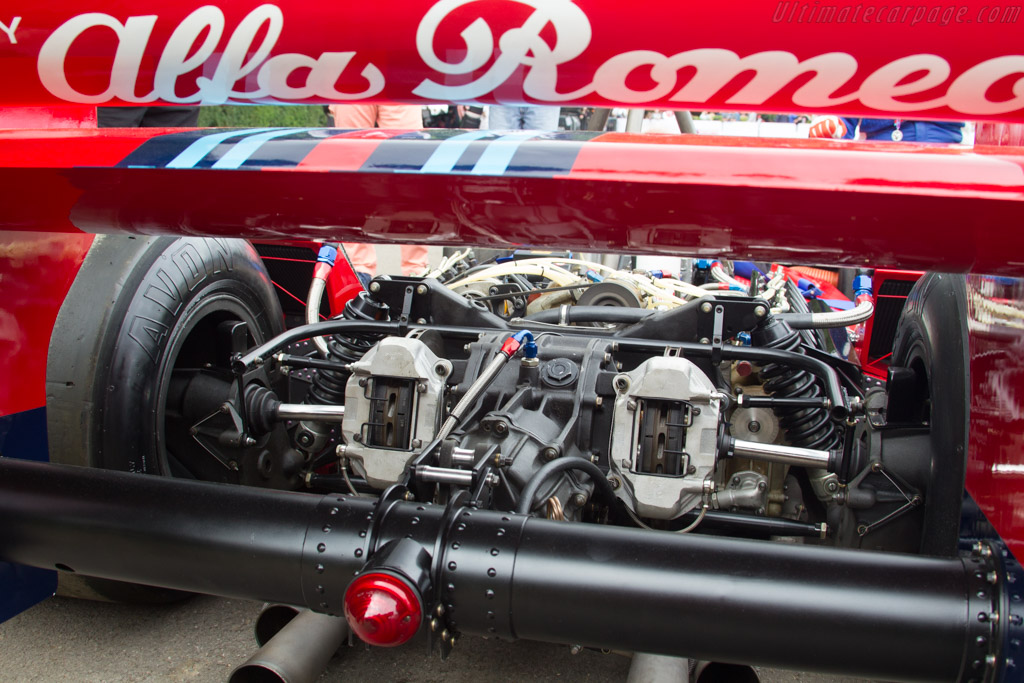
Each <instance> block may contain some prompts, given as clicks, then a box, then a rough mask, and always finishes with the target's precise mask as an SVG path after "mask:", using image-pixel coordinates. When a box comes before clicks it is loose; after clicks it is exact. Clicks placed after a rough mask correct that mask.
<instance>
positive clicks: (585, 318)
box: [524, 306, 655, 324]
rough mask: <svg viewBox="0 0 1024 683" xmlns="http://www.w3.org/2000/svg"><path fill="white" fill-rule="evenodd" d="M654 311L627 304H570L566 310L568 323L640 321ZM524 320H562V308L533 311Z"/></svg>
mask: <svg viewBox="0 0 1024 683" xmlns="http://www.w3.org/2000/svg"><path fill="white" fill-rule="evenodd" d="M654 313H655V312H654V311H650V310H647V309H646V308H627V307H625V306H570V307H569V308H568V309H567V310H566V311H565V322H567V323H627V324H632V323H638V322H640V321H641V320H643V319H645V318H647V317H650V316H652V315H654ZM524 320H529V321H530V322H537V323H554V324H558V323H560V322H562V310H561V309H560V308H549V309H548V310H546V311H539V312H537V313H531V314H530V315H528V316H526V317H525V318H524Z"/></svg>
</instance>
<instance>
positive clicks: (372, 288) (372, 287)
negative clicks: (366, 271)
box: [370, 282, 380, 294]
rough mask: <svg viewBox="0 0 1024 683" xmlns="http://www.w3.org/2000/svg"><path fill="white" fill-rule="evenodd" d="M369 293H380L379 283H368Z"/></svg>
mask: <svg viewBox="0 0 1024 683" xmlns="http://www.w3.org/2000/svg"><path fill="white" fill-rule="evenodd" d="M370 291H371V292H373V293H374V294H376V293H377V292H379V291H380V283H379V282H371V283H370Z"/></svg>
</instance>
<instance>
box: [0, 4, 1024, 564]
mask: <svg viewBox="0 0 1024 683" xmlns="http://www.w3.org/2000/svg"><path fill="white" fill-rule="evenodd" d="M782 5H786V6H787V7H788V6H789V5H792V6H793V8H794V12H795V13H794V14H786V11H783V13H782V15H781V16H780V15H779V14H778V12H779V7H781V6H782ZM800 7H807V8H813V7H814V5H813V4H810V3H778V6H776V5H772V4H765V3H761V2H754V1H753V0H743V1H740V0H737V1H736V2H733V3H730V4H729V6H728V11H723V9H722V6H721V5H720V4H717V3H703V4H696V5H687V6H686V8H685V11H684V10H683V9H681V8H680V7H679V6H678V4H677V3H668V2H655V3H653V4H652V3H648V4H647V5H645V7H644V9H643V11H642V12H640V11H638V12H634V13H627V12H624V11H622V9H621V7H620V3H614V4H613V3H612V2H610V0H580V2H577V3H571V2H568V1H558V2H556V1H554V0H519V1H514V0H476V1H473V0H465V1H463V0H442V1H441V2H436V3H430V2H398V1H393V2H388V3H385V4H381V3H364V4H362V5H359V4H355V5H353V4H345V5H339V4H334V5H325V6H316V7H313V6H310V5H309V4H308V3H299V2H290V1H289V2H280V3H277V4H276V5H262V6H261V7H260V8H259V9H258V10H257V9H255V8H254V7H253V4H252V3H245V2H236V1H233V0H221V1H220V2H217V3H216V5H205V6H202V5H201V3H199V2H182V1H174V2H171V1H166V2H158V3H150V4H148V5H147V7H146V8H145V10H142V9H139V8H138V7H137V3H128V2H114V1H112V0H99V1H98V2H95V3H92V4H91V5H90V6H89V7H88V8H84V7H82V6H80V5H79V4H78V3H69V2H51V3H46V4H45V5H40V4H39V3H33V4H29V3H27V2H23V1H21V0H15V2H14V3H13V4H12V3H7V5H6V6H5V8H4V9H5V14H4V15H3V16H0V21H4V22H6V21H8V20H9V19H10V18H11V17H18V18H19V22H18V24H19V27H18V28H17V29H16V30H15V29H14V28H13V25H14V22H11V23H5V24H4V26H5V27H6V28H8V29H10V30H9V31H8V32H5V33H3V34H0V63H2V64H3V65H4V74H5V76H4V88H3V91H2V93H0V104H6V105H51V104H68V103H73V104H87V105H94V104H105V103H118V102H121V103H136V104H139V103H142V104H148V103H152V102H155V101H156V99H157V98H158V97H162V98H164V99H174V100H176V101H179V102H185V103H189V102H198V101H199V100H200V99H201V100H202V101H203V102H204V103H218V102H222V101H235V102H252V101H280V102H283V101H289V102H296V101H305V102H317V101H327V100H337V101H353V100H358V99H366V100H393V101H417V102H419V101H426V100H449V101H479V102H495V101H502V102H523V101H526V102H547V103H558V104H565V105H568V104H595V105H601V104H606V105H610V104H615V105H618V106H634V107H652V106H668V107H676V108H682V107H687V106H693V107H694V108H700V109H713V110H725V109H732V110H745V111H749V110H761V111H783V112H789V111H810V112H832V113H843V114H853V115H875V116H900V117H904V118H906V117H929V118H946V119H954V120H964V119H971V120H980V119H987V120H996V121H1000V120H1001V121H1017V120H1020V119H1021V118H1022V116H1021V114H1022V111H1024V101H1022V98H1024V96H1021V95H1019V94H1018V91H1019V90H1020V88H1021V82H1020V80H1019V78H1020V76H1021V72H1024V57H1022V56H1020V55H1018V54H1017V53H1018V51H1019V44H1020V25H1019V21H1020V18H1019V17H1014V16H1007V15H1005V14H1003V15H998V16H995V17H993V16H992V15H991V14H985V15H984V16H982V14H979V13H980V12H983V8H985V10H984V11H986V12H991V10H990V9H988V8H989V7H990V6H989V5H982V4H981V3H977V2H965V3H962V4H961V5H959V6H957V7H958V8H960V9H962V10H963V13H961V11H960V9H957V8H954V9H953V14H951V15H950V17H949V20H948V21H946V20H945V15H944V14H943V16H940V17H937V18H936V19H935V21H931V20H930V19H929V17H928V16H924V17H922V18H921V19H917V18H916V14H915V13H914V11H913V10H912V9H911V10H908V11H910V14H909V15H904V16H902V17H901V16H900V15H899V14H897V15H896V16H895V17H891V14H890V13H891V12H892V9H891V8H890V7H889V6H888V5H884V7H885V8H886V9H885V10H882V9H881V8H882V7H883V5H882V3H878V2H865V3H861V4H860V5H857V7H858V8H860V7H863V14H861V15H859V16H860V18H859V19H856V20H850V17H847V18H846V19H845V20H840V18H837V17H831V18H827V19H829V20H822V17H820V16H818V17H817V20H815V17H814V16H813V15H812V16H810V17H808V16H806V15H804V14H800V12H802V11H803V10H801V9H800ZM268 8H269V9H268ZM1009 9H1010V10H1012V9H1013V8H1012V7H1010V8H1009ZM868 10H872V11H871V12H870V14H871V15H872V18H874V20H872V19H871V18H868V17H867V16H866V15H867V14H868ZM807 11H812V10H807ZM252 12H256V14H251V13H252ZM260 12H262V13H263V14H260ZM247 16H249V17H250V18H249V19H248V20H245V18H246V17H247ZM186 17H188V20H187V21H186ZM434 19H437V22H436V26H435V25H434ZM968 20H969V21H968ZM129 23H130V24H131V27H130V30H129V28H127V27H128V25H129ZM264 24H265V25H266V26H265V27H264V28H262V29H261V28H259V27H260V26H263V25H264ZM204 27H206V28H204ZM206 29H209V31H207V30H206ZM585 29H589V30H585ZM12 34H13V38H12ZM271 38H273V40H271ZM169 40H170V41H171V42H172V43H173V45H172V47H173V49H172V47H168V41H169ZM174 46H176V47H174ZM499 46H500V47H499ZM741 59H745V60H746V61H742V62H741V61H739V60H741ZM810 60H814V61H813V62H812V61H810ZM812 66H813V67H814V68H811V67H812ZM115 67H116V68H115ZM112 73H113V74H114V75H112ZM314 74H315V75H316V77H314ZM236 77H237V78H236ZM203 79H205V80H203ZM236 81H237V82H236ZM4 121H7V123H3V122H4ZM10 121H11V119H0V124H2V125H14V124H12V123H10ZM168 133H173V131H162V130H130V131H126V130H118V131H110V130H105V131H96V130H91V131H90V130H65V131H42V130H34V131H33V130H19V131H9V132H4V133H0V204H2V206H3V211H2V213H0V216H2V218H0V228H2V229H4V230H8V231H26V230H31V231H38V232H40V233H50V235H45V234H44V235H37V236H34V237H26V236H24V235H22V234H17V235H13V236H12V235H11V234H10V233H8V235H6V236H4V237H3V238H2V242H0V243H2V245H3V248H4V249H5V250H6V249H10V250H11V251H10V252H8V254H10V255H9V256H7V258H5V259H3V265H2V266H0V274H2V276H3V283H4V284H3V292H4V297H3V298H2V304H0V306H2V307H3V308H2V313H0V316H2V319H3V320H5V323H4V330H5V331H4V333H3V339H2V343H3V344H4V345H5V346H4V351H2V352H0V357H2V359H3V363H4V366H5V368H6V369H5V375H6V376H5V382H4V384H5V385H6V387H7V388H6V389H5V393H4V395H5V396H8V398H9V400H10V397H11V396H15V395H17V399H16V400H17V401H20V402H14V401H12V402H9V403H5V404H4V405H3V406H0V407H2V409H3V411H9V410H12V409H22V408H27V407H33V406H37V405H41V399H42V396H41V393H40V392H39V391H38V390H37V389H36V388H30V387H26V389H24V390H20V389H19V390H16V391H11V390H10V387H11V386H12V385H16V384H20V383H22V382H27V383H29V384H31V383H32V382H33V379H32V378H33V377H36V378H38V377H39V373H40V372H41V366H40V365H39V363H40V359H41V358H45V343H44V342H47V341H48V326H49V325H50V324H52V320H53V316H54V315H55V313H56V308H57V306H58V305H59V303H60V299H61V298H62V296H63V293H64V292H65V291H66V287H67V285H68V283H69V279H68V278H69V274H70V273H71V272H72V271H73V270H74V268H75V267H76V263H77V262H78V261H80V259H81V256H82V254H83V253H84V248H85V246H87V243H88V241H89V239H90V238H89V237H88V236H82V234H81V233H82V232H83V231H84V232H106V231H124V232H138V233H151V232H170V233H175V232H177V233H184V234H204V235H241V236H246V237H251V238H261V239H284V238H290V239H295V238H307V239H313V238H325V237H332V238H339V239H342V238H344V239H348V238H359V239H362V240H366V241H411V242H422V241H431V242H443V243H452V244H455V243H463V242H472V243H475V244H482V245H499V244H513V245H520V244H530V245H557V246H560V247H571V248H577V249H585V250H588V251H602V250H608V251H632V252H643V251H650V250H657V251H660V252H663V253H677V254H690V255H708V256H715V257H719V256H720V257H729V258H758V259H765V260H778V261H803V262H816V263H832V264H847V265H873V266H888V267H902V268H920V269H937V270H946V271H960V272H966V271H971V272H974V273H989V274H1004V275H1012V276H1015V277H1020V276H1022V275H1024V236H1022V233H1021V230H1020V226H1021V225H1022V224H1024V148H1013V147H984V146H978V147H975V148H973V149H970V148H959V147H956V148H953V147H932V146H925V145H911V144H904V145H900V146H894V145H889V144H881V143H879V144H848V143H844V142H841V141H836V142H831V141H829V142H818V141H774V140H772V141H770V140H751V139H730V138H698V137H688V136H678V137H664V138H648V137H638V136H629V135H620V134H606V135H599V136H596V137H593V138H592V139H588V138H587V137H586V136H581V137H580V138H579V139H573V136H572V135H563V136H548V137H550V139H547V137H545V136H540V138H539V139H536V140H530V141H526V142H523V143H522V149H523V150H525V151H527V152H530V153H531V154H533V155H534V156H532V157H530V158H531V159H534V160H543V159H547V158H557V159H562V162H559V163H561V164H562V165H561V166H557V167H551V168H547V167H543V168H541V169H540V170H538V169H537V168H536V167H533V166H530V165H529V163H525V162H524V163H522V164H520V166H519V167H516V166H515V165H514V164H506V165H505V167H503V168H499V169H498V170H497V171H495V170H494V168H492V167H488V166H486V165H485V167H484V168H482V169H478V168H477V167H476V166H474V167H472V168H465V169H460V168H458V167H457V166H456V165H454V164H452V166H451V167H450V168H447V169H446V170H443V171H436V169H435V170H432V168H433V167H431V168H424V167H425V166H426V165H427V164H426V161H425V160H427V159H429V158H431V156H432V155H433V153H434V152H436V151H437V148H439V147H440V145H441V144H443V141H440V140H437V139H435V140H430V139H428V138H429V137H430V136H422V135H418V134H416V133H407V134H406V135H405V137H402V135H401V134H400V133H396V132H394V131H389V132H387V133H384V132H382V131H366V132H342V131H327V132H323V133H321V134H318V135H319V138H318V139H316V140H314V141H313V142H315V143H316V144H312V143H310V144H308V145H307V146H308V149H305V148H304V151H303V153H302V154H301V155H300V157H299V158H298V159H292V161H294V163H291V162H289V165H287V166H282V165H280V164H277V163H271V162H273V161H275V160H277V159H280V158H282V157H281V156H280V155H278V156H275V150H276V149H280V150H285V149H290V148H288V141H287V140H281V139H280V138H278V139H275V140H266V141H265V142H263V143H261V145H260V146H259V147H258V150H259V154H257V155H256V157H258V158H259V159H265V160H266V163H259V162H254V163H249V164H248V165H246V164H244V163H243V164H241V165H238V166H234V167H232V168H230V169H224V170H222V169H219V168H212V169H211V168H206V167H202V165H200V166H199V167H187V168H182V167H172V168H168V167H167V164H166V163H165V164H164V165H163V166H161V165H160V164H159V163H153V164H149V165H147V164H145V163H139V164H134V163H130V162H128V163H124V165H123V166H120V167H119V166H118V165H119V164H122V163H123V162H125V160H126V159H129V157H131V155H132V154H133V153H135V152H137V151H138V150H139V149H140V147H142V146H143V145H144V144H145V143H146V142H147V141H149V140H151V139H154V138H157V137H158V136H166V135H167V134H168ZM314 137H315V136H314ZM983 139H985V140H991V141H993V142H1008V141H1019V140H1020V137H1019V136H1016V137H1015V136H1014V135H1011V134H1009V133H1006V132H1005V131H1003V132H1002V133H999V132H996V133H993V134H992V135H991V136H989V137H984V138H983ZM235 142H237V141H235ZM510 142H511V141H509V140H505V141H504V142H501V143H498V142H497V141H495V142H494V143H492V144H497V145H498V147H496V149H497V150H499V152H500V150H501V149H503V147H502V145H505V146H506V147H507V145H508V143H510ZM401 145H405V146H406V147H397V148H396V150H395V152H396V154H397V155H398V157H399V158H400V157H402V156H403V155H410V156H411V157H415V158H417V159H419V160H420V161H419V164H420V165H419V166H415V164H413V165H412V166H408V165H407V167H404V166H401V165H400V164H399V165H397V166H394V165H393V166H390V167H389V166H387V165H386V164H374V163H371V162H373V160H374V158H375V157H374V155H375V154H376V153H378V152H381V153H383V152H382V150H383V148H384V146H392V147H393V146H401ZM228 146H230V145H225V146H222V147H223V148H221V149H219V150H218V149H214V150H211V152H210V153H211V154H213V155H214V157H216V158H217V159H220V158H223V156H224V155H227V154H228V153H229V151H230V150H229V149H227V147H228ZM282 153H283V152H282ZM288 154H293V155H294V149H291V151H289V152H288ZM496 154H498V156H501V154H500V153H498V152H496ZM218 155H219V156H218ZM417 155H418V156H417ZM570 156H571V158H569V157H570ZM250 158H252V157H246V159H250ZM288 158H289V159H291V157H288ZM510 161H511V158H510ZM563 162H564V163H563ZM368 164H369V165H368ZM139 166H142V167H141V168H140V167H139ZM516 168H519V169H520V170H519V171H516V170H515V169H516ZM54 233H63V234H62V235H60V236H59V237H56V236H55V235H54ZM54 239H55V240H57V241H56V242H54V241H53V240H54ZM54 244H60V245H61V248H60V249H59V250H54V248H53V245H54ZM19 250H23V252H22V253H27V254H31V256H30V257H27V258H25V259H24V260H21V257H20V256H18V253H19ZM5 255H6V254H5ZM24 263H29V264H33V263H34V264H38V265H36V266H33V267H30V268H29V270H30V271H31V272H29V274H28V275H25V273H26V272H27V271H26V270H25V269H24V266H23V265H21V264H24ZM41 275H45V277H42V276H41ZM975 277H976V276H973V275H972V276H971V280H972V282H973V281H974V280H975ZM30 281H32V282H33V283H41V284H40V287H36V286H35V284H33V285H31V286H29V285H27V284H26V285H24V286H22V285H18V284H16V283H18V282H22V283H28V282H30ZM1016 282H1018V283H1019V282H1020V281H1019V280H1017V281H1016ZM1015 287H1016V286H1015ZM1004 294H1005V293H1004ZM1011 294H1012V297H1011V298H1013V299H1014V300H1020V298H1021V296H1020V295H1021V292H1020V291H1019V290H1018V289H1013V291H1012V292H1011ZM26 310H32V311H33V313H32V314H30V315H27V314H26V313H25V311H26ZM8 321H13V323H12V322H8ZM11 325H13V329H12V328H10V327H8V326H11ZM8 329H10V331H7V330H8ZM23 342H24V343H23ZM1022 345H1024V335H1022V333H1021V330H1020V328H1019V327H1016V326H1015V325H1013V324H1002V323H992V322H991V321H989V322H981V321H978V320H972V323H971V326H970V352H971V363H970V378H971V395H972V401H971V418H972V424H971V432H970V444H969V452H968V457H969V465H968V475H967V484H968V489H969V491H970V493H971V494H972V495H974V497H975V498H976V499H977V500H978V501H979V503H980V504H981V506H982V508H983V510H984V512H985V513H986V514H987V515H988V517H989V519H990V520H992V521H993V522H994V523H995V525H996V527H997V530H998V531H999V533H1000V534H1002V536H1003V537H1004V538H1005V539H1006V540H1007V541H1008V542H1009V544H1010V547H1011V548H1012V549H1013V550H1014V551H1015V553H1016V554H1017V555H1018V557H1022V556H1024V514H1021V513H1019V512H1015V510H1019V509H1024V508H1022V507H1021V506H1019V505H1017V502H1018V499H1019V497H1020V496H1021V495H1024V494H1022V491H1024V488H1022V487H1021V485H1020V481H1019V480H1020V477H1021V476H1022V474H1021V473H1022V472H1024V450H1022V449H1021V447H1020V446H1021V441H1022V430H1021V422H1020V416H1021V415H1022V414H1024V412H1022V411H1024V372H1022V370H1024V368H1022V363H1024V355H1022V353H1021V347H1022ZM7 349H11V350H10V351H8V350H7ZM39 354H43V356H40V355H39ZM32 368H35V369H32ZM23 372H24V373H26V374H22V373H23Z"/></svg>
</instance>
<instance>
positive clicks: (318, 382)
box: [306, 292, 388, 405]
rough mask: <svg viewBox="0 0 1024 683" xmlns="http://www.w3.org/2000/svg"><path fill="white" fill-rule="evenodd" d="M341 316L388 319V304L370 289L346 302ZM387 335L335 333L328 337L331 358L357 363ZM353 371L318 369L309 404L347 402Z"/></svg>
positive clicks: (329, 356)
mask: <svg viewBox="0 0 1024 683" xmlns="http://www.w3.org/2000/svg"><path fill="white" fill-rule="evenodd" d="M341 317H342V319H344V320H363V321H374V320H387V319H388V307H387V306H386V305H385V304H381V303H377V302H376V301H374V300H372V299H371V298H370V297H369V295H368V294H367V293H366V292H360V293H359V295H358V296H357V297H355V298H354V299H351V300H350V301H349V302H348V303H347V304H345V310H343V311H342V313H341ZM383 336H384V335H381V334H374V333H346V334H335V335H333V336H331V337H330V338H329V339H328V340H327V353H328V360H332V361H336V362H338V363H345V364H346V365H347V364H350V363H355V362H356V361H358V360H359V359H360V358H362V357H363V356H364V355H366V352H367V351H369V350H370V349H371V348H372V347H373V345H374V344H376V343H377V342H378V341H379V340H380V339H381V337H383ZM351 374H352V373H351V372H349V371H348V370H318V371H317V372H315V373H314V374H313V383H312V386H310V388H309V393H308V394H307V395H306V403H318V404H322V405H339V404H344V403H345V385H346V384H347V383H348V378H349V376H350V375H351Z"/></svg>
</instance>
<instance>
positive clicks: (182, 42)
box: [11, 4, 384, 104]
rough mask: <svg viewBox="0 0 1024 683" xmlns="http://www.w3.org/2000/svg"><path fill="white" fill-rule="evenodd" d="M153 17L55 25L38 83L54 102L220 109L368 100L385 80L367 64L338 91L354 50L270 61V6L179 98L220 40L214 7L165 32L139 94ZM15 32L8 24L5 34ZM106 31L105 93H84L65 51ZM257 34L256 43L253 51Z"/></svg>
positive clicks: (273, 36)
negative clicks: (186, 79)
mask: <svg viewBox="0 0 1024 683" xmlns="http://www.w3.org/2000/svg"><path fill="white" fill-rule="evenodd" d="M156 22H157V17H156V16H141V17H129V18H128V20H127V21H125V22H124V23H121V22H120V21H118V20H117V19H115V18H113V17H111V16H110V15H107V14H101V13H98V12H92V13H88V14H81V15H79V16H76V17H73V18H71V19H69V20H68V21H66V22H65V23H63V24H62V25H61V26H59V27H58V28H57V29H56V30H55V31H54V32H53V33H51V34H50V35H49V36H48V37H47V39H46V41H45V42H44V43H43V46H42V48H41V49H40V51H39V59H38V61H37V63H36V67H37V70H38V73H39V80H40V81H41V82H42V84H43V86H44V87H45V88H46V89H47V90H48V91H50V93H52V94H53V95H54V96H56V97H58V98H60V99H62V100H66V101H68V102H79V103H82V104H102V103H105V102H109V101H111V100H113V99H120V100H122V101H125V102H137V103H142V102H153V101H156V100H158V99H159V100H162V101H165V102H176V103H188V104H192V103H202V104H223V103H225V102H228V101H230V100H236V101H245V100H250V101H251V100H261V101H277V100H280V101H293V100H299V99H323V100H354V99H363V98H367V97H373V96H374V95H377V94H378V93H380V92H381V91H382V90H383V89H384V74H383V73H381V71H380V69H379V68H377V67H376V66H375V65H373V64H367V65H365V66H364V67H363V69H362V71H361V72H360V74H361V76H362V77H363V79H365V80H366V83H367V85H366V87H365V88H364V89H363V90H362V91H361V92H356V93H348V92H341V91H339V90H337V83H338V81H339V80H340V79H341V77H342V74H343V72H344V71H345V69H346V68H347V67H348V65H349V63H350V62H351V61H352V59H353V58H354V57H355V55H356V53H355V52H324V53H322V54H321V55H320V56H319V57H317V58H313V57H309V56H307V55H303V54H295V53H283V54H279V55H275V56H273V57H272V56H271V54H272V53H273V50H274V46H275V45H276V44H277V41H278V39H279V38H280V37H281V32H282V30H283V28H284V14H283V13H282V12H281V9H280V8H279V7H277V6H276V5H272V4H264V5H260V6H259V7H256V8H255V9H253V10H252V11H251V12H249V14H247V15H246V16H245V17H244V18H243V19H242V21H241V22H239V24H238V26H236V27H235V29H234V31H233V32H232V33H231V35H230V37H229V38H228V41H227V45H226V46H225V47H224V49H223V50H222V51H221V52H220V54H219V55H218V56H219V59H218V60H217V62H216V65H215V66H214V67H212V74H211V75H210V76H209V77H207V76H199V77H197V78H196V80H195V83H194V87H191V88H188V89H187V90H188V91H187V92H184V93H181V94H179V89H178V87H179V85H181V83H180V81H181V77H182V76H184V75H186V74H188V73H190V72H192V71H194V70H196V69H198V68H200V67H202V66H204V65H206V64H208V62H209V61H210V60H211V58H212V57H214V55H215V54H216V51H217V46H218V45H219V44H220V42H221V39H222V38H223V36H224V30H225V20H224V13H223V12H222V11H221V10H220V9H219V8H217V7H215V6H213V5H205V6H203V7H200V8H198V9H197V10H195V11H194V12H192V13H191V14H189V15H188V16H187V17H185V18H184V19H183V20H182V21H181V23H180V24H178V26H177V27H176V28H175V29H174V31H173V32H172V33H171V37H170V38H168V40H167V43H166V44H165V45H164V48H163V51H162V52H161V53H160V58H159V60H158V61H157V66H156V70H155V72H154V75H153V90H152V92H150V93H148V94H145V95H139V94H137V93H136V82H137V80H138V77H139V69H140V65H141V63H142V57H143V54H145V52H146V50H147V47H148V43H149V40H150V37H151V34H152V32H153V27H154V26H155V24H156ZM15 26H16V22H14V23H12V28H11V33H13V28H14V27H15ZM96 29H107V30H109V31H112V32H113V34H114V38H115V40H116V45H117V47H116V50H115V53H114V64H113V67H112V69H111V73H110V81H109V83H108V84H107V87H106V89H105V90H103V92H99V93H84V92H81V91H79V90H77V89H75V87H73V86H72V85H71V84H70V83H69V82H68V79H67V71H66V64H65V62H66V61H67V56H68V52H69V50H70V49H71V46H72V45H73V44H74V42H75V41H76V40H78V38H79V37H80V36H82V34H84V33H85V32H87V31H90V30H96ZM261 33H262V35H263V37H262V38H261V39H260V42H259V44H258V45H254V43H255V41H256V38H257V36H258V35H260V34H261ZM301 69H308V70H309V73H308V74H307V75H306V80H305V83H304V84H302V85H290V84H289V83H288V81H289V78H290V76H291V75H292V73H293V72H294V71H296V70H301ZM239 81H243V83H247V84H249V83H253V82H254V83H255V85H256V87H255V89H243V90H236V89H235V87H236V85H237V84H238V82H239Z"/></svg>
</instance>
